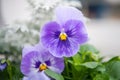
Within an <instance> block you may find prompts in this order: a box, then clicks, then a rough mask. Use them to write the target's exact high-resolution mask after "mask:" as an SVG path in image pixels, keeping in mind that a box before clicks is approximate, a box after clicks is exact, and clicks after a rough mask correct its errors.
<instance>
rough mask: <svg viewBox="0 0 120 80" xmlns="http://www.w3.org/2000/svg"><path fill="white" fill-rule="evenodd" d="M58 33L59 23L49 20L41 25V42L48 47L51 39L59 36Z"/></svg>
mask: <svg viewBox="0 0 120 80" xmlns="http://www.w3.org/2000/svg"><path fill="white" fill-rule="evenodd" d="M59 34H60V25H59V24H58V23H56V22H49V23H47V24H46V25H45V26H43V28H42V31H41V34H40V39H41V43H42V45H43V46H44V47H45V48H48V46H49V44H51V43H52V41H54V40H56V39H58V38H59Z"/></svg>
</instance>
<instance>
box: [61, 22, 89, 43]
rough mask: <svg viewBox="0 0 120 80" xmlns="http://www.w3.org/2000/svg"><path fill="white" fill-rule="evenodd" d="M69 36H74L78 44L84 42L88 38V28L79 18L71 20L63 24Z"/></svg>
mask: <svg viewBox="0 0 120 80" xmlns="http://www.w3.org/2000/svg"><path fill="white" fill-rule="evenodd" d="M63 28H64V29H65V32H66V34H67V35H68V38H73V40H75V41H76V42H78V44H83V43H84V42H86V41H87V40H88V33H87V29H86V27H85V25H84V23H82V22H81V21H79V20H69V21H67V22H66V23H65V25H64V26H63Z"/></svg>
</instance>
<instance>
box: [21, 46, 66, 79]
mask: <svg viewBox="0 0 120 80" xmlns="http://www.w3.org/2000/svg"><path fill="white" fill-rule="evenodd" d="M46 69H50V70H52V71H55V72H56V73H61V72H62V71H63V69H64V60H63V58H56V57H54V56H52V55H51V54H50V53H49V52H48V51H47V50H46V49H43V48H41V46H40V45H39V44H37V45H36V46H34V47H33V46H27V47H25V48H24V49H23V51H22V62H21V72H22V73H23V74H24V75H25V77H24V78H23V80H50V78H49V77H48V76H47V75H46V74H45V73H44V71H45V70H46Z"/></svg>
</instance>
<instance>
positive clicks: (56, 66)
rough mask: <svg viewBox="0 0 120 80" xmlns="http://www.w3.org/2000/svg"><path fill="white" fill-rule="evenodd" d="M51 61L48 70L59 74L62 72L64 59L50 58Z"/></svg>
mask: <svg viewBox="0 0 120 80" xmlns="http://www.w3.org/2000/svg"><path fill="white" fill-rule="evenodd" d="M50 60H51V66H49V69H50V70H52V71H54V72H56V73H61V72H62V71H63V70H64V59H63V58H52V59H50Z"/></svg>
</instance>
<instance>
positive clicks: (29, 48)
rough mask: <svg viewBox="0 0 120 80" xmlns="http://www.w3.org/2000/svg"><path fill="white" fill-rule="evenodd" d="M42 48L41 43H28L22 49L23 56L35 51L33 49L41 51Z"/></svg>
mask: <svg viewBox="0 0 120 80" xmlns="http://www.w3.org/2000/svg"><path fill="white" fill-rule="evenodd" d="M41 48H42V46H41V43H38V44H36V45H35V46H30V45H26V46H24V48H23V50H22V57H24V56H25V55H26V54H29V53H30V52H33V51H38V52H39V51H40V49H41Z"/></svg>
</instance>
